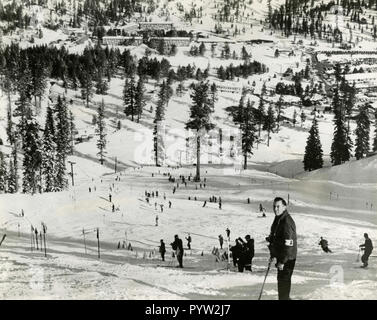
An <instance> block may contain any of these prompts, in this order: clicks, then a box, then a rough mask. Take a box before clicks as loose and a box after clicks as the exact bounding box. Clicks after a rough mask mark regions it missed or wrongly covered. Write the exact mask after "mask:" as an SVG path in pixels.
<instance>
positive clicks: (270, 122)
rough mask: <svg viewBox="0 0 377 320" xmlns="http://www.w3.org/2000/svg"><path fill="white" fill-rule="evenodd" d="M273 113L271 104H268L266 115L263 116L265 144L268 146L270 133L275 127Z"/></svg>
mask: <svg viewBox="0 0 377 320" xmlns="http://www.w3.org/2000/svg"><path fill="white" fill-rule="evenodd" d="M275 121H276V120H275V113H274V109H273V108H272V106H271V105H269V106H268V110H267V115H266V117H265V123H264V125H265V128H266V130H267V146H268V147H269V146H270V134H271V132H274V127H275Z"/></svg>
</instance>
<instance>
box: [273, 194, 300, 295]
mask: <svg viewBox="0 0 377 320" xmlns="http://www.w3.org/2000/svg"><path fill="white" fill-rule="evenodd" d="M273 210H274V213H275V219H274V221H273V223H272V226H271V232H270V235H269V236H268V237H267V238H266V240H267V241H268V242H269V245H268V248H269V250H270V255H271V256H270V258H271V259H273V258H276V260H277V263H276V265H275V266H276V267H277V269H278V274H277V282H278V294H279V300H289V299H290V298H289V294H290V291H291V277H292V274H293V270H294V267H295V263H296V256H297V235H296V225H295V222H294V221H293V219H292V217H291V215H290V214H289V213H288V211H287V203H286V202H285V200H284V199H283V198H280V197H276V198H275V199H274V203H273Z"/></svg>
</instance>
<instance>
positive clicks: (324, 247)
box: [318, 237, 332, 253]
mask: <svg viewBox="0 0 377 320" xmlns="http://www.w3.org/2000/svg"><path fill="white" fill-rule="evenodd" d="M318 244H319V245H320V246H321V248H322V250H323V251H325V252H326V253H329V252H330V253H332V251H331V250H330V248H329V243H328V242H327V240H326V239H323V238H322V237H321V240H320V241H319V243H318Z"/></svg>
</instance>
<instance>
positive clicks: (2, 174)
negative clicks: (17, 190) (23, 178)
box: [0, 151, 7, 193]
mask: <svg viewBox="0 0 377 320" xmlns="http://www.w3.org/2000/svg"><path fill="white" fill-rule="evenodd" d="M5 192H7V166H6V163H5V159H4V155H3V153H2V152H1V151H0V193H5Z"/></svg>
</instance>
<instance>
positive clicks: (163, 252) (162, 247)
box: [159, 239, 166, 261]
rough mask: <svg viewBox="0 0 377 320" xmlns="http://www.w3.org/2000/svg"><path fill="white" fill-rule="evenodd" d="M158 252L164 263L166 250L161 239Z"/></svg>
mask: <svg viewBox="0 0 377 320" xmlns="http://www.w3.org/2000/svg"><path fill="white" fill-rule="evenodd" d="M159 252H160V254H161V259H162V261H165V252H166V249H165V243H164V240H162V239H161V240H160V247H159Z"/></svg>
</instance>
